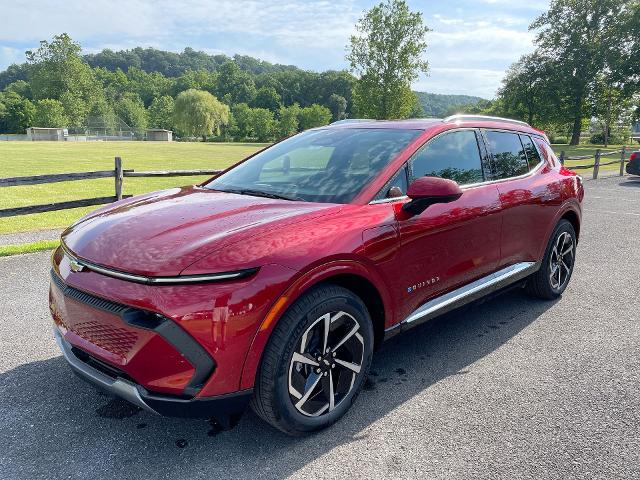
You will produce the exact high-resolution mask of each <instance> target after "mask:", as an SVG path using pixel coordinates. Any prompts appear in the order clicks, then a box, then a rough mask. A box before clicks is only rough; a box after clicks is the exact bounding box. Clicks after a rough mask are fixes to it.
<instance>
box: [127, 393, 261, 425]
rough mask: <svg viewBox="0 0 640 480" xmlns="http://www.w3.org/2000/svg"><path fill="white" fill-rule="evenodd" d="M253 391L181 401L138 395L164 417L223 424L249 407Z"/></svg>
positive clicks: (160, 396) (173, 398) (165, 397)
mask: <svg viewBox="0 0 640 480" xmlns="http://www.w3.org/2000/svg"><path fill="white" fill-rule="evenodd" d="M252 395H253V389H248V390H241V391H239V392H233V393H228V394H226V395H216V396H215V397H200V398H192V399H181V398H175V397H170V396H167V395H153V394H149V393H143V392H141V393H140V396H141V397H142V400H144V402H145V403H146V404H147V405H149V406H150V407H151V408H153V409H154V410H155V411H156V412H158V413H159V414H160V415H163V416H165V417H188V418H211V417H213V418H215V419H217V420H219V421H220V422H225V421H227V420H229V419H230V417H234V416H239V415H241V414H242V413H243V412H244V411H245V410H246V409H247V407H248V406H249V402H250V401H251V396H252Z"/></svg>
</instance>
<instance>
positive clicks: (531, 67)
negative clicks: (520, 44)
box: [498, 52, 562, 125]
mask: <svg viewBox="0 0 640 480" xmlns="http://www.w3.org/2000/svg"><path fill="white" fill-rule="evenodd" d="M554 71H555V66H554V65H553V62H552V61H551V60H550V59H548V58H545V57H543V56H542V55H540V53H539V52H535V53H532V54H529V55H524V56H523V57H521V58H520V60H518V61H517V62H516V63H514V64H513V65H511V67H509V70H508V71H507V74H506V75H505V78H504V79H503V80H502V87H501V88H500V90H499V91H498V96H499V97H500V98H501V99H502V102H503V106H504V109H505V115H507V116H509V117H515V118H516V119H521V120H524V121H525V122H527V123H529V124H530V125H535V124H541V123H545V122H546V123H548V122H549V121H551V120H556V119H557V118H558V117H559V116H562V111H561V110H562V105H561V102H560V98H559V96H558V90H559V87H558V83H559V82H561V81H562V80H561V79H560V78H559V77H558V75H557V74H555V73H554Z"/></svg>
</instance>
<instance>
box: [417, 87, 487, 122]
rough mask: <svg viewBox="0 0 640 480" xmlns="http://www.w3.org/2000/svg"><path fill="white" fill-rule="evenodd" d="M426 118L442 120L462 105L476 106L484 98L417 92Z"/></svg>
mask: <svg viewBox="0 0 640 480" xmlns="http://www.w3.org/2000/svg"><path fill="white" fill-rule="evenodd" d="M416 95H417V96H418V99H419V101H420V105H421V106H422V109H423V110H424V116H425V117H437V118H442V117H445V116H447V115H449V114H451V111H452V110H453V109H455V107H459V106H462V105H465V106H466V105H475V104H476V103H478V102H481V101H483V100H484V99H483V98H480V97H472V96H469V95H440V94H438V93H427V92H416Z"/></svg>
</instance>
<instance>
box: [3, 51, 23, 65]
mask: <svg viewBox="0 0 640 480" xmlns="http://www.w3.org/2000/svg"><path fill="white" fill-rule="evenodd" d="M24 59H25V58H24V50H21V49H19V48H13V47H2V46H0V65H11V64H12V63H22V62H24Z"/></svg>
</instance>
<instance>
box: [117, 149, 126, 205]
mask: <svg viewBox="0 0 640 480" xmlns="http://www.w3.org/2000/svg"><path fill="white" fill-rule="evenodd" d="M115 177H116V200H122V180H123V179H124V176H123V174H122V159H121V158H120V157H116V169H115Z"/></svg>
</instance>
